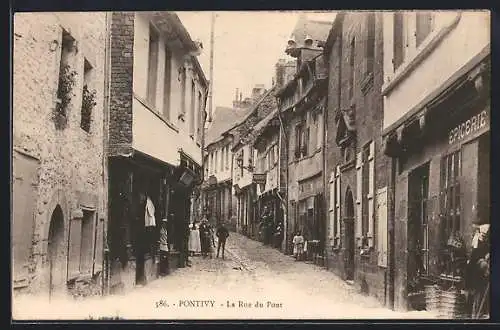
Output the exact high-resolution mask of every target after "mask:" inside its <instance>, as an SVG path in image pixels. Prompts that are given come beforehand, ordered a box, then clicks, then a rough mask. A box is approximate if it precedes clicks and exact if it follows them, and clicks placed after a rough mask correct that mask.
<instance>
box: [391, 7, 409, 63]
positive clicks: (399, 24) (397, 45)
mask: <svg viewBox="0 0 500 330" xmlns="http://www.w3.org/2000/svg"><path fill="white" fill-rule="evenodd" d="M404 28H405V25H404V13H402V12H395V13H394V27H393V52H394V57H393V59H392V64H393V66H394V71H396V69H397V68H399V66H400V65H401V64H402V63H403V60H404V56H405V48H406V42H405V37H404V36H405V29H404Z"/></svg>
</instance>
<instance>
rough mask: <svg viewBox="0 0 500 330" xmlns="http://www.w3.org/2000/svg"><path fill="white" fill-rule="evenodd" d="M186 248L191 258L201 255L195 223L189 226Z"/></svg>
mask: <svg viewBox="0 0 500 330" xmlns="http://www.w3.org/2000/svg"><path fill="white" fill-rule="evenodd" d="M188 246H189V253H190V254H191V255H192V256H194V255H195V254H199V253H201V242H200V230H199V227H198V224H197V223H196V221H195V222H193V223H192V224H191V231H190V232H189V243H188Z"/></svg>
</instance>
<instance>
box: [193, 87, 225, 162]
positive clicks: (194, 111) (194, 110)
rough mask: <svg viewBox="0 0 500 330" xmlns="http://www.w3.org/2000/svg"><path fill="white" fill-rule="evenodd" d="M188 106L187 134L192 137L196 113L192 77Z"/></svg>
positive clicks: (194, 88) (194, 89)
mask: <svg viewBox="0 0 500 330" xmlns="http://www.w3.org/2000/svg"><path fill="white" fill-rule="evenodd" d="M190 102H191V103H190V107H189V135H190V136H191V138H192V139H194V125H195V119H194V116H195V113H196V84H195V82H194V79H191V95H190ZM221 170H222V169H221Z"/></svg>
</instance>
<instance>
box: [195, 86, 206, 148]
mask: <svg viewBox="0 0 500 330" xmlns="http://www.w3.org/2000/svg"><path fill="white" fill-rule="evenodd" d="M203 108H204V104H203V95H202V94H201V92H198V125H197V128H196V130H197V132H198V134H197V135H196V136H197V140H196V141H197V142H201V139H202V132H203V127H204V126H205V125H204V124H205V123H204V118H203V117H204V115H203V114H204V111H203Z"/></svg>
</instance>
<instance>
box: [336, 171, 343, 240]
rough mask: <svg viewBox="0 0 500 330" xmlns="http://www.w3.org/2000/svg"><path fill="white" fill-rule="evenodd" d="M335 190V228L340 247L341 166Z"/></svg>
mask: <svg viewBox="0 0 500 330" xmlns="http://www.w3.org/2000/svg"><path fill="white" fill-rule="evenodd" d="M335 186H336V187H335V188H336V189H337V195H336V198H335V226H336V228H337V229H336V236H337V238H338V245H339V246H340V244H341V242H342V240H341V239H340V201H341V198H340V192H341V189H340V166H337V169H336V173H335Z"/></svg>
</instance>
